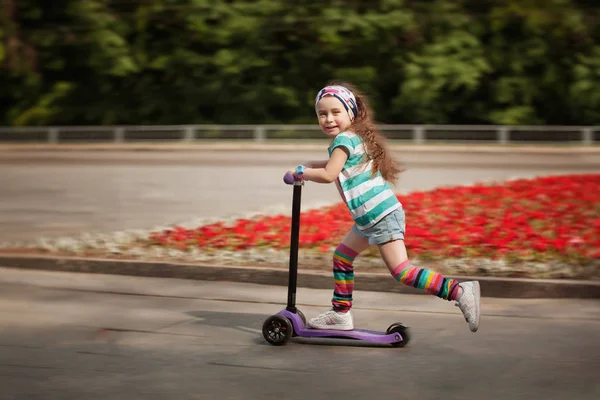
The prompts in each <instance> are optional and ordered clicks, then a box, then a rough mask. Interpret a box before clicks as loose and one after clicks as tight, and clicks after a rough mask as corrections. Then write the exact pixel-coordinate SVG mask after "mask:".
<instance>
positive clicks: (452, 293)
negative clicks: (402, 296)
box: [379, 240, 460, 300]
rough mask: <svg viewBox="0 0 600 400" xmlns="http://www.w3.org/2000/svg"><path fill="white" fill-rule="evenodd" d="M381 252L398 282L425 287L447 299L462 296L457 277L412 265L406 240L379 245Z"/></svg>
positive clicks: (420, 287) (426, 289)
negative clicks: (449, 276)
mask: <svg viewBox="0 0 600 400" xmlns="http://www.w3.org/2000/svg"><path fill="white" fill-rule="evenodd" d="M379 252H380V253H381V258H383V261H384V262H385V265H386V266H387V267H388V270H389V271H390V273H391V274H392V276H393V277H394V279H395V280H397V281H398V282H400V283H403V284H405V285H407V286H412V287H415V288H417V289H423V290H425V291H427V292H429V293H431V294H433V295H435V296H438V297H440V298H442V299H445V300H457V299H458V298H459V297H460V287H459V286H458V281H456V280H455V279H452V278H446V277H444V276H443V275H440V274H438V273H436V272H433V271H429V270H426V269H422V268H419V267H413V266H412V265H410V263H409V261H408V255H407V252H406V247H405V246H404V240H394V241H392V242H387V243H385V244H382V245H379Z"/></svg>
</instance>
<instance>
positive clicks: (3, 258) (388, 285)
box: [0, 255, 600, 299]
mask: <svg viewBox="0 0 600 400" xmlns="http://www.w3.org/2000/svg"><path fill="white" fill-rule="evenodd" d="M0 267H5V268H12V269H21V270H29V271H34V270H38V271H39V270H41V271H62V272H83V273H94V274H109V275H127V276H138V277H155V278H178V279H188V280H201V281H225V282H243V283H255V284H263V285H274V286H284V287H285V286H287V284H288V271H287V270H285V269H275V268H264V267H259V266H255V267H235V266H221V265H202V264H183V263H169V262H143V261H127V260H110V259H87V258H76V257H50V256H22V255H0ZM455 278H456V279H458V280H459V281H467V280H478V281H479V282H480V284H481V290H482V293H483V294H484V296H485V297H490V298H520V299H526V298H530V299H531V298H575V299H599V298H600V281H580V280H566V279H565V280H558V279H513V278H492V277H478V276H455ZM355 280H356V287H357V288H359V287H360V290H363V291H372V292H387V293H402V294H425V293H424V292H423V291H420V290H417V289H414V288H411V287H407V286H404V285H401V284H399V283H397V282H396V281H394V280H393V279H391V278H390V276H389V274H387V273H357V274H356V278H355ZM298 287H303V288H312V289H331V288H332V278H331V274H330V273H327V272H323V271H302V270H301V271H299V274H298Z"/></svg>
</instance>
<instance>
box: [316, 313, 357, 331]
mask: <svg viewBox="0 0 600 400" xmlns="http://www.w3.org/2000/svg"><path fill="white" fill-rule="evenodd" d="M308 326H310V327H311V328H313V329H334V330H336V331H351V330H352V329H354V319H353V318H352V314H350V311H348V312H345V313H340V312H337V311H335V310H333V309H332V310H329V311H325V312H324V313H323V314H321V315H319V316H317V317H315V318H311V319H310V320H309V321H308Z"/></svg>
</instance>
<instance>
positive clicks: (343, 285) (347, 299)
mask: <svg viewBox="0 0 600 400" xmlns="http://www.w3.org/2000/svg"><path fill="white" fill-rule="evenodd" d="M368 247H369V241H368V239H367V238H365V237H363V236H360V235H359V234H358V233H356V232H355V231H354V230H350V232H348V234H347V235H346V237H344V240H342V242H341V243H340V244H339V245H338V247H337V248H336V249H335V252H334V253H333V280H334V289H333V298H332V299H331V305H332V306H333V309H334V310H335V311H337V312H348V311H350V308H352V292H353V291H354V266H353V263H354V259H355V258H356V257H357V256H358V255H359V254H360V253H361V252H362V251H364V250H366V249H367V248H368Z"/></svg>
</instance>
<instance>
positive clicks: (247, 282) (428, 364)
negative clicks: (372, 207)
mask: <svg viewBox="0 0 600 400" xmlns="http://www.w3.org/2000/svg"><path fill="white" fill-rule="evenodd" d="M331 79H342V80H348V81H350V82H352V83H354V84H355V85H356V86H357V87H358V88H359V89H360V90H361V91H362V92H363V93H365V94H366V95H368V97H369V99H370V103H371V106H372V107H373V109H374V111H375V117H376V120H377V122H378V123H379V126H380V128H381V130H382V131H383V133H384V134H385V135H386V136H387V137H388V138H389V139H390V141H389V142H390V148H391V151H392V152H393V155H394V156H395V157H396V158H397V159H399V160H400V161H401V162H402V163H403V165H404V166H405V167H406V171H405V172H404V173H403V174H402V175H401V176H400V180H399V184H398V186H397V187H396V188H395V189H396V191H397V193H398V194H399V196H400V197H401V199H402V200H404V199H407V201H406V209H407V210H408V209H409V206H410V207H412V210H410V212H409V213H407V224H408V232H409V234H410V235H412V236H411V237H412V240H413V241H414V242H413V244H414V246H413V247H411V248H412V249H415V250H414V251H415V252H416V249H417V246H421V247H422V248H423V247H427V246H429V248H430V249H431V250H434V252H435V251H436V250H440V252H438V253H439V254H437V255H436V257H438V258H435V259H433V261H432V262H436V263H437V264H436V265H435V267H436V268H435V269H436V270H438V271H441V272H444V273H445V272H447V273H448V274H452V275H455V274H461V275H462V276H466V275H480V276H481V277H482V282H485V283H484V284H483V285H482V287H483V296H484V304H483V306H482V307H483V308H482V309H483V317H482V321H483V322H482V327H481V329H480V330H479V331H478V332H477V334H476V335H473V334H471V333H470V332H468V330H467V327H466V324H465V323H464V320H463V318H462V315H460V311H458V310H457V309H455V307H450V304H449V303H448V302H442V301H440V300H439V299H437V298H433V296H423V295H415V294H412V293H406V292H402V290H403V289H399V286H398V285H397V284H396V282H395V281H393V280H391V278H389V275H387V273H386V271H385V269H384V267H383V266H382V263H381V262H379V261H380V260H378V261H377V262H379V263H378V264H377V263H375V264H369V263H368V262H367V261H366V257H365V261H364V265H360V264H359V262H362V261H360V260H359V261H357V264H356V265H357V271H358V270H360V273H357V289H358V290H359V292H357V299H356V300H357V301H356V303H355V304H356V306H355V310H356V316H357V325H360V326H361V327H364V328H370V329H376V330H382V328H383V327H384V325H385V326H387V325H386V324H388V323H389V322H392V321H404V322H406V323H408V324H409V325H411V327H414V328H413V334H414V337H413V339H412V341H411V345H409V346H410V347H408V348H406V349H397V350H398V351H396V352H391V351H389V350H390V349H382V348H367V349H365V348H361V347H360V345H359V346H352V345H350V346H348V344H347V343H344V344H341V345H340V343H336V344H331V345H329V344H330V343H329V344H328V343H320V344H321V345H320V346H307V345H306V343H302V342H301V341H300V342H299V343H294V344H292V345H289V346H286V347H285V348H274V347H271V346H268V345H266V344H265V341H264V340H263V339H262V336H261V327H262V323H263V321H264V318H265V316H268V315H270V314H272V313H274V312H277V311H279V310H280V309H281V304H283V303H284V302H285V299H286V297H285V295H286V293H285V291H286V286H285V285H287V273H286V272H287V269H286V268H287V263H288V260H289V253H288V251H287V249H286V248H283V249H282V248H279V249H277V248H276V249H273V248H270V247H269V246H271V245H273V244H274V243H275V242H278V243H284V244H285V245H287V236H286V235H288V230H289V229H288V225H286V224H289V218H288V217H289V215H290V213H291V201H292V199H291V190H290V187H287V186H285V185H284V184H283V182H282V176H283V174H284V172H285V171H287V170H289V169H291V168H295V167H296V165H298V164H299V163H302V162H305V161H307V160H315V159H326V158H327V145H328V143H327V139H326V138H325V137H324V135H323V134H322V133H321V132H320V131H319V129H318V125H317V121H316V117H315V113H314V104H313V101H314V97H315V94H316V93H317V91H318V90H319V89H321V88H322V87H323V86H324V85H325V84H326V83H327V82H328V81H329V80H331ZM599 142H600V3H599V2H598V1H597V0H314V1H309V0H297V1H294V0H238V1H236V0H51V1H48V0H0V293H1V295H0V388H2V389H0V400H4V399H34V398H42V399H54V398H56V399H61V400H62V399H106V398H111V399H131V398H144V399H146V398H151V399H165V398H174V397H175V396H176V397H178V398H202V399H210V400H212V399H221V398H222V399H225V398H227V399H243V398H252V399H254V398H280V397H285V398H290V399H291V398H297V399H305V398H311V399H320V398H324V399H330V398H332V397H334V396H338V397H339V395H340V394H342V395H343V396H344V398H347V399H351V398H358V399H364V398H369V396H370V397H372V396H373V394H374V393H376V394H377V396H378V397H379V398H394V399H395V398H398V396H400V397H405V398H419V399H428V398H432V399H433V398H436V399H437V398H448V399H455V398H456V399H464V398H472V399H492V398H498V399H507V398H510V399H517V398H519V399H520V398H522V399H539V398H545V399H557V400H558V399H560V400H562V399H564V398H573V399H577V400H579V399H582V400H584V399H590V400H591V399H594V400H597V399H598V398H600V386H599V385H598V370H599V367H600V357H599V355H600V349H599V344H598V340H597V336H598V328H599V324H600V319H599V318H600V302H598V297H599V294H598V293H599V291H600V284H599V283H598V282H599V279H600V264H599V262H600V253H599V252H598V249H599V248H600V242H598V238H599V237H600V206H599V205H598V201H599V200H598V199H600V195H599V193H600V175H598V171H600V147H599V146H598V143H599ZM558 175H561V177H560V179H558V178H557V179H554V177H550V176H558ZM575 175H577V177H576V176H575ZM548 177H550V178H548ZM516 178H527V179H529V178H532V179H533V178H539V179H536V180H531V181H529V180H528V181H519V180H517V179H516ZM546 178H547V179H546ZM492 181H494V182H499V183H498V187H496V188H495V189H493V190H492V189H486V190H483V189H481V188H479V187H476V188H474V189H473V190H472V191H470V190H471V188H464V187H460V186H473V185H475V184H477V183H481V182H489V183H491V182H492ZM506 181H509V183H504V182H506ZM447 186H455V188H449V189H447V188H445V187H447ZM457 187H458V188H457ZM422 192H427V193H422ZM302 196H303V198H302V208H303V210H304V211H306V210H309V209H312V210H313V211H314V210H316V209H319V210H323V209H325V210H331V209H329V208H323V207H324V206H328V205H332V204H334V203H339V202H340V200H339V195H338V193H337V191H336V189H335V186H334V185H318V184H312V183H307V184H306V185H305V187H304V188H303V195H302ZM410 196H412V197H410ZM343 211H344V213H341V212H340V213H338V214H335V213H329V214H318V213H315V214H312V216H311V215H308V217H307V218H305V219H304V220H303V221H307V223H306V224H304V223H303V225H302V226H303V227H304V229H306V228H307V227H308V229H310V230H311V232H306V233H307V234H305V235H302V236H303V239H304V240H305V241H306V242H308V243H309V244H308V245H307V247H310V245H312V244H311V243H312V242H310V240H314V241H316V240H317V239H315V237H316V236H318V237H319V238H320V239H318V240H320V242H319V243H317V244H316V245H315V246H317V245H318V246H319V248H322V247H324V248H325V253H324V254H321V255H320V257H323V258H321V259H317V261H315V258H308V261H306V260H305V259H304V260H303V259H302V255H303V254H307V253H308V251H306V252H305V250H307V249H305V248H303V249H302V253H301V262H304V261H306V262H305V264H304V265H305V266H306V265H307V264H308V263H310V262H312V265H310V267H311V268H314V269H320V270H321V271H317V273H315V274H314V275H311V278H310V279H307V280H305V281H304V283H307V284H312V285H313V286H312V287H310V288H308V287H306V286H303V287H301V288H300V289H299V292H298V299H299V304H301V305H302V307H303V311H304V313H305V314H306V316H307V317H308V316H313V315H316V314H317V312H319V313H320V312H322V311H323V308H324V307H328V304H329V301H330V296H331V284H332V283H331V278H330V275H329V274H330V268H331V266H330V265H331V264H330V260H331V254H330V253H331V252H330V251H329V250H331V249H332V248H333V246H336V245H337V238H336V237H333V236H332V234H331V232H332V231H334V229H332V225H334V223H337V222H339V221H338V220H336V219H335V218H337V216H339V215H344V216H346V217H348V215H347V213H346V212H345V210H343ZM257 214H259V216H258V217H257V218H263V217H264V218H265V219H264V220H261V221H263V222H260V221H259V222H260V223H257V224H254V223H252V224H250V223H248V219H249V218H251V217H254V216H256V215H257ZM304 215H307V214H304ZM332 215H334V216H332ZM272 216H281V218H279V219H277V218H275V219H268V218H269V217H272ZM240 218H245V219H240ZM303 218H304V217H303ZM340 219H341V217H340ZM236 221H238V222H239V221H242V223H241V224H239V225H235V226H233V228H231V229H229V230H228V229H226V228H225V227H224V226H225V225H227V224H229V223H231V224H233V223H236ZM264 221H267V222H266V223H265V222H264ZM457 221H458V222H460V224H459V223H457ZM223 222H224V223H225V225H224V224H223ZM212 223H214V225H208V224H212ZM426 223H427V224H429V225H427V224H426ZM461 224H464V225H461ZM338 225H339V224H338ZM174 226H176V227H177V228H176V229H173V227H174ZM471 226H473V227H474V229H473V230H471ZM463 227H464V228H463ZM201 228H206V229H204V230H202V229H201ZM429 228H431V229H429ZM272 232H275V233H274V234H271V233H272ZM315 232H316V233H318V235H317V234H315ZM335 232H336V234H337V235H341V234H340V233H339V232H341V230H340V229H338V230H337V231H335ZM413 233H414V234H413ZM484 234H486V235H488V236H483V235H484ZM236 235H237V236H236ZM261 235H262V236H261ZM273 235H275V236H273ZM419 235H421V236H419ZM256 237H259V239H260V240H259V241H256V242H254V241H253V242H250V240H254V239H255V238H256ZM207 238H208V239H214V240H213V241H212V242H211V243H212V244H209V245H207V246H208V247H207V246H205V247H202V246H201V244H202V243H205V242H206V241H207V240H208V239H207ZM232 238H233V239H232ZM481 238H484V239H481ZM204 239H207V240H204ZM234 239H235V240H234ZM309 239H310V240H309ZM434 239H435V240H434ZM236 240H237V242H236V243H237V244H236V246H238V247H234V246H232V245H231V242H229V241H232V242H235V241H236ZM455 240H456V241H457V242H459V241H462V242H459V243H458V244H457V242H455ZM217 242H218V243H217ZM503 242H505V243H503ZM215 243H217V244H215ZM240 243H241V244H242V245H244V246H245V247H244V248H243V251H242V250H239V249H241V248H242V246H240ZM248 243H251V244H248ZM253 243H260V244H261V246H258V245H257V246H254V244H253ZM407 243H408V242H407ZM313 244H314V243H313ZM213 245H214V246H213ZM210 246H213V247H210ZM469 246H472V248H471V247H469ZM502 246H505V247H502ZM313 247H314V246H313ZM411 248H409V254H410V256H411V259H412V260H413V261H414V260H415V258H412V254H413V253H411V251H413V250H411ZM481 249H484V251H483V252H480V250H481ZM506 249H508V250H510V251H512V252H513V253H514V254H512V253H506V252H503V251H504V250H506ZM238 250H239V251H238ZM441 250H444V251H445V250H449V251H451V256H449V257H447V253H443V252H442V251H441ZM454 250H456V251H454ZM459 250H460V251H459ZM462 250H464V251H463V252H462V254H461V257H458V256H456V257H454V256H453V254H454V255H455V254H459V253H461V251H462ZM471 250H473V251H471ZM488 251H489V252H488ZM494 252H496V253H494ZM482 254H483V255H489V254H492V256H491V257H492V258H493V257H495V256H497V255H500V256H501V257H495V258H494V259H493V260H492V259H487V258H484V259H481V258H479V257H480V256H481V255H482ZM506 254H509V255H511V256H512V255H515V254H516V255H515V257H516V258H514V259H512V262H511V260H509V259H508V257H504V258H502V256H503V255H506ZM470 255H475V256H473V257H472V259H471V258H470ZM517 256H518V257H517ZM91 257H95V258H101V259H102V260H95V261H94V260H90V258H91ZM315 257H316V256H315ZM132 259H134V260H136V261H140V260H141V261H147V262H148V264H144V263H141V262H140V263H136V262H132V263H128V262H127V261H128V260H129V261H130V260H132ZM117 260H120V262H117ZM417 260H418V259H417ZM515 260H517V261H518V262H516V261H515ZM158 262H164V264H157V263H158ZM175 262H186V263H187V264H186V265H185V266H181V265H177V266H174V265H173V264H171V263H175ZM206 263H210V264H209V266H208V267H207V266H206ZM416 264H417V265H423V264H419V263H418V262H417V263H416ZM140 265H141V266H140ZM144 265H145V267H144ZM226 265H229V266H231V265H233V267H231V268H230V269H226V268H220V267H222V266H226ZM265 265H268V266H274V267H273V269H265V268H262V269H260V270H259V271H258V272H257V273H253V272H252V270H250V269H245V268H240V269H239V270H237V269H235V268H237V267H239V266H246V267H248V268H261V267H264V266H265ZM359 266H360V268H359ZM437 267H439V269H438V268H437ZM275 268H278V270H277V271H275ZM367 268H371V269H370V270H368V269H367ZM443 268H445V269H443ZM40 269H48V270H54V271H39V270H40ZM58 271H60V272H58ZM72 271H78V273H74V272H72ZM140 271H142V272H140ZM144 271H145V272H144ZM198 271H200V272H198ZM207 271H208V272H207ZM228 271H237V272H235V273H234V272H232V275H227V274H228ZM84 272H100V273H102V272H108V273H109V274H115V275H108V274H106V275H103V274H100V273H98V274H96V273H93V274H92V273H89V274H88V273H84ZM301 272H302V273H307V274H308V273H309V272H310V271H306V270H301ZM366 272H376V273H382V272H383V273H384V276H381V284H380V283H379V282H380V281H379V280H378V279H380V278H379V277H378V276H375V275H373V276H371V278H368V279H372V280H371V282H372V286H370V287H371V288H374V287H376V288H377V290H381V291H380V292H367V291H366V290H363V288H364V286H360V285H361V281H360V280H359V279H361V273H366ZM196 273H198V274H199V275H194V274H196ZM121 274H133V275H136V274H141V275H144V274H146V275H147V276H146V277H145V278H144V277H124V276H118V275H121ZM178 274H184V276H186V277H195V278H196V279H198V278H199V279H207V280H205V281H199V280H198V281H196V280H193V279H188V280H184V279H181V280H178V279H165V277H169V278H176V277H181V275H178ZM185 274H187V275H185ZM211 274H213V275H211ZM157 276H158V277H157ZM507 276H509V277H513V278H514V277H515V276H518V277H523V276H525V277H527V278H529V279H521V280H514V279H512V280H504V278H506V277H507ZM223 277H224V278H223ZM548 277H551V278H570V279H579V280H578V281H577V282H573V281H570V280H566V279H560V281H559V280H558V279H557V280H553V281H551V282H549V281H547V280H544V281H536V282H535V283H532V282H533V280H534V279H538V278H548ZM221 278H223V279H221ZM485 278H489V279H487V280H485ZM368 279H366V280H365V281H367V280H368ZM215 280H223V281H222V282H215ZM301 281H302V279H301ZM308 281H310V282H308ZM365 281H363V282H365ZM315 282H316V283H315ZM494 282H496V283H494ZM258 283H260V284H264V285H255V284H258ZM266 284H269V285H270V286H266ZM309 286H310V285H309ZM488 295H489V296H488ZM384 329H385V328H384ZM340 377H342V378H343V379H340ZM307 382H308V383H310V384H309V385H306V384H305V383H307Z"/></svg>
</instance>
